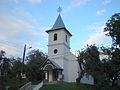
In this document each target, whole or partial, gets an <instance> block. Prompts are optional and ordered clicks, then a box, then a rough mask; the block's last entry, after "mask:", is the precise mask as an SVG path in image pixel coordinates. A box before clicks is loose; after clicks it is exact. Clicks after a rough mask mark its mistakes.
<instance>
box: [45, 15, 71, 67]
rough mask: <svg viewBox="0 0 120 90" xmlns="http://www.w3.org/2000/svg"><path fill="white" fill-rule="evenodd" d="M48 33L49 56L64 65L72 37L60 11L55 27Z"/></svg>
mask: <svg viewBox="0 0 120 90" xmlns="http://www.w3.org/2000/svg"><path fill="white" fill-rule="evenodd" d="M46 32H47V33H48V58H49V59H50V60H54V61H55V62H56V63H57V64H59V65H60V66H61V67H63V61H64V57H65V55H66V54H67V53H69V52H70V37H71V36H72V34H71V33H70V32H69V31H68V30H67V29H66V27H65V25H64V23H63V20H62V18H61V15H60V13H59V15H58V17H57V19H56V21H55V23H54V25H53V27H52V28H51V29H50V30H47V31H46Z"/></svg>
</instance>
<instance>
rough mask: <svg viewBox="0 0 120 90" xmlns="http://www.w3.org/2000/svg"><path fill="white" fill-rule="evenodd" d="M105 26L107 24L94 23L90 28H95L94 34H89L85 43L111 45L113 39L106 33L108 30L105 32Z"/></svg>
mask: <svg viewBox="0 0 120 90" xmlns="http://www.w3.org/2000/svg"><path fill="white" fill-rule="evenodd" d="M104 28H105V25H104V24H103V25H101V24H100V25H99V24H93V25H92V26H89V27H88V29H89V30H93V31H92V32H94V33H92V34H90V35H89V39H88V40H86V41H85V45H87V44H88V45H92V44H97V45H109V44H110V43H111V40H110V38H109V37H106V36H105V34H106V33H107V32H103V30H104Z"/></svg>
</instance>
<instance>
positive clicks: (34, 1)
mask: <svg viewBox="0 0 120 90" xmlns="http://www.w3.org/2000/svg"><path fill="white" fill-rule="evenodd" d="M27 1H28V2H30V3H41V2H42V0H27Z"/></svg>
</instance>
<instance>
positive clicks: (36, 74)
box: [26, 50, 47, 81]
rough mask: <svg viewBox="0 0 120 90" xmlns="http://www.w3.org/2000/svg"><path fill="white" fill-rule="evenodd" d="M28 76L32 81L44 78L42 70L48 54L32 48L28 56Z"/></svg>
mask: <svg viewBox="0 0 120 90" xmlns="http://www.w3.org/2000/svg"><path fill="white" fill-rule="evenodd" d="M27 59H28V63H27V71H26V74H27V77H28V79H29V80H32V81H41V80H42V74H43V73H42V71H41V70H40V68H41V65H42V64H43V62H44V61H45V60H46V59H47V55H45V54H44V53H43V52H41V51H39V50H32V51H31V52H29V53H28V56H27Z"/></svg>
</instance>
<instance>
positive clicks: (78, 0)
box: [70, 0, 89, 6]
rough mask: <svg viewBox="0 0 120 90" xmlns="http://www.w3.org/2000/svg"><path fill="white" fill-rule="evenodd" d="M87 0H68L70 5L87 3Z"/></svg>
mask: <svg viewBox="0 0 120 90" xmlns="http://www.w3.org/2000/svg"><path fill="white" fill-rule="evenodd" d="M88 1H89V0H70V2H71V4H72V6H79V5H82V4H85V3H87V2H88Z"/></svg>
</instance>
